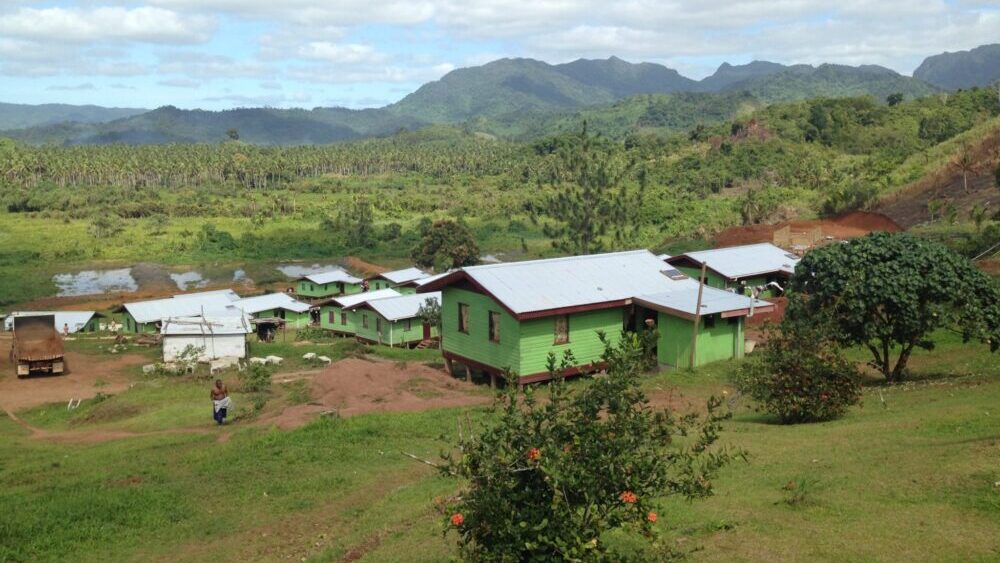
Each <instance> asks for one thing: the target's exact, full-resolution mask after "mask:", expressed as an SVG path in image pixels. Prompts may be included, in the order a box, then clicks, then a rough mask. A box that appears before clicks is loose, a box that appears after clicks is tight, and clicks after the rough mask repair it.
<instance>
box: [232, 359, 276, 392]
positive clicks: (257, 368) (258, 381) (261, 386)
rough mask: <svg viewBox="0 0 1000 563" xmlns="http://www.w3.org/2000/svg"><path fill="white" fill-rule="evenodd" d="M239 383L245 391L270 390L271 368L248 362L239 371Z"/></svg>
mask: <svg viewBox="0 0 1000 563" xmlns="http://www.w3.org/2000/svg"><path fill="white" fill-rule="evenodd" d="M239 377H240V385H241V386H242V389H243V391H244V392H245V393H266V392H268V391H270V390H271V368H270V366H266V365H262V364H250V365H249V366H247V369H245V370H243V371H242V372H240V376H239Z"/></svg>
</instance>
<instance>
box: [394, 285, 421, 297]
mask: <svg viewBox="0 0 1000 563" xmlns="http://www.w3.org/2000/svg"><path fill="white" fill-rule="evenodd" d="M393 289H395V290H396V291H398V292H400V293H401V294H403V295H414V294H416V293H417V288H415V287H409V286H405V285H397V286H395V287H393Z"/></svg>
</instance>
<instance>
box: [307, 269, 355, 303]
mask: <svg viewBox="0 0 1000 563" xmlns="http://www.w3.org/2000/svg"><path fill="white" fill-rule="evenodd" d="M363 286H364V280H362V279H361V278H356V277H354V276H352V275H350V274H348V273H347V272H345V271H343V270H331V271H329V272H322V273H318V274H309V275H307V276H302V277H301V278H299V279H297V280H295V296H296V297H299V298H301V299H305V300H306V301H315V300H317V299H328V298H330V297H335V296H337V295H349V294H351V293H361V292H362V291H364V287H363Z"/></svg>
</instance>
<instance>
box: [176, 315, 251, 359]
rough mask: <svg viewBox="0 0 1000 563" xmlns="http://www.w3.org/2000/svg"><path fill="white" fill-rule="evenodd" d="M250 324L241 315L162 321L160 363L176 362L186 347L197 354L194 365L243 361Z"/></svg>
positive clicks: (180, 318) (179, 318) (245, 354)
mask: <svg viewBox="0 0 1000 563" xmlns="http://www.w3.org/2000/svg"><path fill="white" fill-rule="evenodd" d="M250 332H251V329H250V322H249V321H248V320H247V318H246V316H244V315H235V316H221V317H200V316H196V317H178V318H171V319H164V321H163V328H162V329H161V334H163V361H165V362H174V361H177V360H178V359H180V358H181V357H182V356H183V354H184V352H185V350H188V347H191V348H192V349H195V350H198V352H199V353H198V357H197V359H198V361H199V362H207V361H209V360H216V359H219V358H245V357H246V356H247V334H249V333H250Z"/></svg>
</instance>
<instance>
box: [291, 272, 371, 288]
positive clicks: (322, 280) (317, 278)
mask: <svg viewBox="0 0 1000 563" xmlns="http://www.w3.org/2000/svg"><path fill="white" fill-rule="evenodd" d="M299 279H303V280H309V281H311V282H313V283H317V284H320V285H323V284H326V283H339V282H344V283H355V284H357V283H361V282H362V281H364V280H362V279H361V278H356V277H354V276H352V275H351V274H348V273H347V272H345V271H343V270H330V271H329V272H321V273H318V274H309V275H307V276H302V277H301V278H299Z"/></svg>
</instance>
